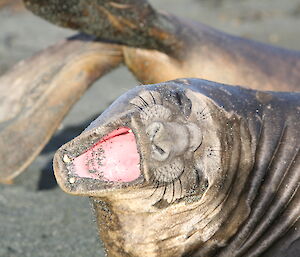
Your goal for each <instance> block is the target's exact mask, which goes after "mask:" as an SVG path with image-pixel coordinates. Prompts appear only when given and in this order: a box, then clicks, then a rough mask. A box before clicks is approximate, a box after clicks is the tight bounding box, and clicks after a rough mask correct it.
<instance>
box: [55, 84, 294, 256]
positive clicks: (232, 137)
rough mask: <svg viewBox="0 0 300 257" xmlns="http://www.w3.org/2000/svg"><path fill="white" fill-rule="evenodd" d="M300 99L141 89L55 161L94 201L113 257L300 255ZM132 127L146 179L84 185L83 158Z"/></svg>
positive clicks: (191, 88) (202, 89)
mask: <svg viewBox="0 0 300 257" xmlns="http://www.w3.org/2000/svg"><path fill="white" fill-rule="evenodd" d="M299 103H300V93H285V92H282V93H278V92H262V91H254V90H249V89H243V88H241V87H232V86H226V85H222V84H217V83H213V82H209V81H205V80H200V79H180V80H175V81H169V82H164V83H161V84H156V85H147V86H140V87H137V88H134V89H132V90H130V91H129V92H127V93H126V94H125V95H123V96H121V97H120V98H119V99H117V100H116V101H115V102H114V103H113V104H112V105H111V106H110V107H109V108H108V109H107V110H106V111H105V112H104V113H103V114H102V115H101V116H100V117H99V118H97V119H96V120H95V121H94V122H92V123H91V125H90V126H89V127H88V128H87V129H86V130H85V131H84V132H83V133H82V134H81V135H80V136H78V137H77V138H75V139H74V140H72V141H71V142H69V143H67V144H65V145H64V146H62V147H61V148H60V149H59V150H58V151H57V153H56V155H55V158H54V169H55V175H56V178H57V181H58V183H59V185H60V186H61V187H62V189H63V190H64V191H66V192H67V193H70V194H74V195H84V196H90V197H91V201H92V203H93V206H94V209H95V215H96V218H97V225H98V227H99V232H100V236H101V238H102V240H103V242H104V245H105V247H106V249H107V253H108V255H109V256H203V257H204V256H205V257H210V256H215V257H216V256H217V257H238V256H242V257H250V256H251V257H254V256H264V257H267V256H272V257H279V256H292V254H293V253H295V254H296V253H297V252H298V251H299V249H298V248H297V240H298V241H299V238H300V227H299V221H298V218H299V216H300V196H299V190H298V187H299V176H300V154H299V146H300V130H299V126H300V105H299ZM124 126H126V127H129V128H130V129H132V131H133V133H134V135H135V138H136V142H137V148H138V153H139V155H140V160H141V161H140V169H141V175H140V177H139V178H138V179H136V180H135V181H132V182H128V183H120V182H107V181H104V180H101V178H99V179H91V178H83V177H79V176H78V175H76V174H75V173H74V171H73V159H74V158H75V157H77V156H79V155H81V154H82V153H84V152H85V151H86V150H87V149H89V148H90V147H91V146H93V145H94V144H95V143H97V142H98V141H99V140H100V139H101V138H103V137H104V136H105V135H107V134H108V133H109V132H111V131H113V130H115V129H117V128H119V127H124Z"/></svg>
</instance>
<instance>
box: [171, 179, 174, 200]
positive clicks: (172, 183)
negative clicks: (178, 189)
mask: <svg viewBox="0 0 300 257" xmlns="http://www.w3.org/2000/svg"><path fill="white" fill-rule="evenodd" d="M172 187H173V195H172V200H171V203H173V201H174V196H175V185H174V181H172Z"/></svg>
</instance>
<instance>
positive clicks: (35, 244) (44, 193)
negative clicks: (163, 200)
mask: <svg viewBox="0 0 300 257" xmlns="http://www.w3.org/2000/svg"><path fill="white" fill-rule="evenodd" d="M150 2H151V3H153V5H154V6H155V7H157V8H159V9H163V10H165V11H169V12H173V13H176V14H178V15H180V16H182V17H187V18H191V19H194V20H198V21H201V22H203V23H205V24H208V25H211V26H213V27H215V28H218V29H220V30H223V31H226V32H229V33H231V34H235V35H240V36H244V37H248V38H252V39H256V40H259V41H262V42H267V43H272V44H275V45H279V46H283V47H286V48H290V49H296V50H300V0H290V1H282V0H261V1H259V0H243V1H238V0H202V1H200V0H185V1H179V0H178V1H175V0H164V1H160V0H153V1H150ZM0 4H1V2H0ZM0 29H1V34H0V74H1V73H3V72H5V70H7V69H8V68H10V67H12V65H13V64H14V63H16V62H17V61H19V60H21V59H24V58H27V57H29V56H31V55H32V54H34V53H35V52H37V51H38V50H41V49H43V48H45V47H47V46H49V45H51V44H53V43H55V42H57V41H58V40H62V39H63V38H65V37H67V36H70V35H73V34H74V32H73V31H70V30H66V29H61V28H58V27H56V26H53V25H51V24H49V23H47V22H45V21H43V20H41V19H39V18H37V17H35V16H33V15H32V14H31V13H29V12H27V11H24V10H22V8H19V7H18V8H15V7H14V8H13V9H7V8H6V9H2V10H0ZM137 84H138V82H137V81H136V80H135V79H134V78H133V77H132V75H131V74H130V73H129V72H128V71H127V70H126V69H125V68H123V67H120V68H118V69H116V70H115V71H113V72H112V73H110V74H108V75H106V76H105V77H103V78H102V79H101V80H100V81H98V82H97V83H96V84H95V85H94V86H93V87H92V88H91V89H90V90H89V91H88V92H87V93H86V94H85V95H84V96H83V97H82V99H81V100H80V101H79V102H78V103H77V104H76V105H75V107H74V108H73V110H72V111H71V112H70V114H69V115H68V116H67V117H66V119H65V120H64V122H63V124H62V126H61V127H60V129H59V130H58V131H57V133H56V134H55V136H54V137H53V139H52V140H51V141H50V142H49V144H48V145H47V146H46V147H45V149H44V150H43V152H42V153H41V155H40V156H39V157H38V158H37V159H36V160H35V161H34V163H33V164H32V165H31V166H30V167H29V168H28V169H27V170H26V172H24V173H23V174H22V175H21V176H20V177H18V178H17V179H16V181H15V184H14V185H0V257H13V256H14V257H21V256H22V257H27V256H28V257H29V256H30V257H46V256H47V257H48V256H60V257H61V256H64V257H68V256H73V257H82V256H89V257H93V256H98V257H99V256H104V251H103V249H102V247H101V243H100V242H99V241H98V238H97V230H96V225H95V224H94V221H93V214H92V211H91V209H90V204H89V200H88V199H87V198H83V197H74V196H69V195H67V194H65V193H63V192H62V191H61V190H60V189H59V187H58V186H57V184H56V181H55V179H54V176H53V171H52V157H53V154H54V152H55V150H56V149H58V148H59V147H60V146H61V145H62V144H64V143H65V142H67V141H69V140H70V139H72V138H74V137H75V136H77V135H78V134H80V132H81V131H82V130H83V129H84V128H85V127H86V126H87V125H88V124H89V123H90V121H91V120H93V119H94V118H95V117H97V116H98V115H99V114H100V113H101V112H102V111H103V110H104V109H105V108H106V107H107V106H108V105H109V104H110V103H111V102H112V101H113V100H114V99H116V97H117V96H119V95H120V94H122V93H123V92H125V91H126V90H128V89H130V88H132V87H133V86H135V85H137ZM8 90H9V88H8ZM102 92H105V95H104V94H103V93H102ZM11 93H13V92H11Z"/></svg>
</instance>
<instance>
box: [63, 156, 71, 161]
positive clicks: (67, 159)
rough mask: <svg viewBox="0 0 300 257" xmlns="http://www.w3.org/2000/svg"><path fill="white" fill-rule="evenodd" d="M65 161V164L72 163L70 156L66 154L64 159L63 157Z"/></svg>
mask: <svg viewBox="0 0 300 257" xmlns="http://www.w3.org/2000/svg"><path fill="white" fill-rule="evenodd" d="M63 161H64V162H65V163H70V162H71V160H70V158H69V156H68V155H66V154H65V155H64V157H63Z"/></svg>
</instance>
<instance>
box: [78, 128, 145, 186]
mask: <svg viewBox="0 0 300 257" xmlns="http://www.w3.org/2000/svg"><path fill="white" fill-rule="evenodd" d="M139 163H140V156H139V154H138V152H137V144H136V141H135V137H134V134H133V133H132V131H131V130H130V129H129V128H126V127H122V128H119V129H116V130H114V131H112V132H111V133H109V134H108V135H106V136H105V137H103V138H102V139H101V140H100V141H99V142H98V143H96V144H95V145H94V146H92V147H91V148H90V149H89V150H87V151H86V152H85V153H83V154H82V155H80V156H78V157H76V158H75V159H74V161H73V164H74V172H75V174H76V175H77V176H79V177H84V178H93V179H102V180H106V181H113V182H130V181H134V180H136V179H137V178H138V177H139V176H140V174H141V171H140V167H139Z"/></svg>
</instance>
